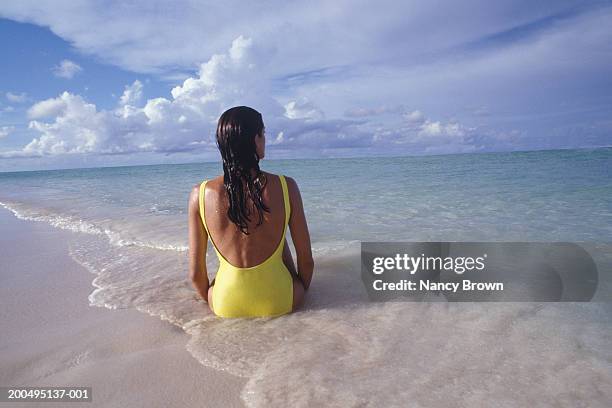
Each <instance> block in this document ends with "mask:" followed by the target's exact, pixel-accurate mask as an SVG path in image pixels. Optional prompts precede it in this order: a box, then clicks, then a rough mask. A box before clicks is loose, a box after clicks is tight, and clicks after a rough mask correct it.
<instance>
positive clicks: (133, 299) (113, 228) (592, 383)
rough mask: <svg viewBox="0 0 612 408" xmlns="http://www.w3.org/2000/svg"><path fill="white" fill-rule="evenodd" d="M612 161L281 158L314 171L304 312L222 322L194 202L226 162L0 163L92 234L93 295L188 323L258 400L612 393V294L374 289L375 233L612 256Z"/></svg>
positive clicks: (43, 217) (306, 192)
mask: <svg viewBox="0 0 612 408" xmlns="http://www.w3.org/2000/svg"><path fill="white" fill-rule="evenodd" d="M611 164H612V149H597V150H574V151H547V152H526V153H496V154H478V155H453V156H435V157H404V158H369V159H330V160H287V161H264V162H262V167H263V168H264V169H265V170H268V171H271V172H275V173H283V174H286V175H289V176H291V177H294V178H295V179H296V181H297V182H298V184H299V186H300V190H301V192H302V197H303V201H304V206H305V211H306V216H307V219H308V222H309V228H310V231H311V235H312V241H313V247H314V254H315V262H316V270H315V277H314V280H313V284H312V289H311V291H310V292H309V296H308V299H307V303H306V305H305V308H304V310H302V311H300V312H298V313H296V314H293V315H289V316H283V317H280V318H276V319H255V320H240V319H238V320H222V319H218V318H215V317H214V316H212V315H211V314H210V313H208V312H207V310H206V309H205V307H204V305H203V303H202V302H201V301H200V300H198V298H197V295H196V293H195V291H194V290H193V289H192V287H191V285H190V283H189V281H188V279H186V278H187V252H186V249H187V230H186V228H187V226H186V217H187V214H186V204H187V198H188V195H189V192H190V189H191V187H192V186H193V185H194V184H196V183H198V182H199V181H201V180H203V179H205V178H209V177H212V176H214V175H216V174H218V172H219V171H220V166H219V165H218V164H216V163H207V164H189V165H160V166H137V167H122V168H104V169H79V170H60V171H47V172H21V173H0V202H1V203H2V204H3V205H4V206H5V207H7V208H9V209H10V210H12V211H13V212H14V213H15V214H16V215H17V216H19V217H21V218H26V219H32V220H38V221H44V222H48V223H50V224H52V225H54V226H56V227H59V228H65V229H71V230H76V231H80V232H83V234H78V235H77V236H78V239H75V240H74V242H71V243H70V251H71V255H72V256H73V257H74V258H75V259H76V260H77V261H79V262H80V263H81V264H83V265H85V266H86V267H87V268H88V269H89V270H90V271H91V272H92V273H93V274H94V275H95V278H94V282H93V283H94V286H95V287H96V289H95V290H94V291H93V293H91V295H90V296H89V299H90V302H91V304H93V305H97V306H104V307H108V308H111V309H112V308H137V309H139V310H141V311H143V312H146V313H149V314H151V315H154V316H159V317H160V318H162V319H164V320H167V321H170V322H171V323H173V324H175V325H177V326H180V327H182V328H183V329H184V330H185V331H186V332H187V333H188V334H189V335H190V336H191V337H190V342H189V344H188V349H189V351H190V352H191V353H192V354H193V355H194V357H195V358H197V359H198V361H200V362H201V363H202V364H205V365H208V366H211V367H214V368H217V369H220V370H224V371H228V372H230V373H233V374H236V375H239V376H243V377H247V378H248V383H247V386H246V387H245V389H244V390H243V393H242V396H243V399H244V400H245V402H246V403H247V405H249V406H268V405H270V404H272V405H273V406H285V405H292V406H307V405H308V406H311V405H313V404H316V405H319V404H325V405H330V406H407V405H408V406H437V405H443V406H474V405H479V404H481V403H482V401H483V398H486V400H487V401H495V402H496V404H497V405H499V406H502V407H503V406H517V405H536V406H548V405H555V404H556V405H562V406H580V405H581V404H583V403H585V402H588V404H587V405H589V406H609V405H610V402H611V401H612V387H611V384H612V350H611V347H610V344H612V330H611V329H610V327H612V325H611V323H612V306H611V304H610V303H585V304H571V303H565V304H557V303H553V304H534V303H497V304H486V303H468V304H454V303H453V304H449V303H445V302H435V303H401V302H389V303H370V302H369V301H368V300H367V296H366V293H365V289H364V287H363V284H362V283H361V279H360V269H359V267H360V265H359V242H360V241H375V240H384V241H426V240H444V241H452V240H460V241H468V240H473V241H477V240H479V241H513V240H516V241H529V240H533V241H571V242H577V241H580V242H587V243H588V245H590V246H591V247H592V248H594V251H595V252H596V253H597V256H596V258H597V260H598V261H600V262H601V264H603V265H609V261H610V259H611V258H610V251H609V245H608V244H609V243H610V242H611V241H612V178H611V177H610V169H612V166H611ZM208 255H209V256H208V263H209V270H210V271H214V270H215V267H216V259H215V256H214V254H213V252H212V249H211V246H210V245H209V254H208ZM608 293H609V292H608ZM600 300H601V299H600ZM604 300H605V299H604Z"/></svg>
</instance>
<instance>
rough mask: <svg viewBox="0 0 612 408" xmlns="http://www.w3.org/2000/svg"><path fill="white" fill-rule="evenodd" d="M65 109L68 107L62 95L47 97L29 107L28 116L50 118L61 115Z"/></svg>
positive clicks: (31, 117)
mask: <svg viewBox="0 0 612 408" xmlns="http://www.w3.org/2000/svg"><path fill="white" fill-rule="evenodd" d="M64 109H66V102H65V98H62V96H60V97H57V98H52V99H46V100H44V101H40V102H37V103H35V104H34V105H32V106H31V107H30V109H28V117H29V118H30V119H43V118H50V117H54V116H58V115H60V114H61V113H62V111H63V110H64Z"/></svg>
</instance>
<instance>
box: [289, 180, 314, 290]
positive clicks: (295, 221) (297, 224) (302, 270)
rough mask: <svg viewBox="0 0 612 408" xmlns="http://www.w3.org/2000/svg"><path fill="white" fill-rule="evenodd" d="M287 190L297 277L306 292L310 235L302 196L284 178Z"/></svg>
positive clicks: (311, 266)
mask: <svg viewBox="0 0 612 408" xmlns="http://www.w3.org/2000/svg"><path fill="white" fill-rule="evenodd" d="M286 180H287V188H288V190H289V202H290V203H291V214H290V215H289V230H290V231H291V238H292V239H293V245H294V246H295V252H296V256H297V269H298V277H299V278H300V280H301V281H302V284H303V285H304V289H305V290H307V289H308V287H309V286H310V281H311V280H312V271H313V269H314V260H313V259H312V249H311V247H310V233H309V232H308V224H307V223H306V216H305V215H304V206H303V205H302V196H301V195H300V189H299V188H298V186H297V183H296V182H295V180H293V179H292V178H291V177H286Z"/></svg>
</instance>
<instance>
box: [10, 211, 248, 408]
mask: <svg viewBox="0 0 612 408" xmlns="http://www.w3.org/2000/svg"><path fill="white" fill-rule="evenodd" d="M0 225H2V234H1V235H0V259H2V262H1V266H2V267H1V268H0V269H1V270H0V279H1V281H2V285H0V297H1V298H2V304H3V305H2V312H0V322H1V323H0V324H1V326H2V328H3V330H2V331H3V336H2V339H1V340H0V349H1V350H2V354H1V357H0V366H1V367H2V369H1V370H0V384H1V385H3V386H28V385H29V386H84V387H86V386H91V387H92V397H93V399H92V402H88V403H71V404H70V406H74V407H78V406H84V407H85V406H86V407H97V406H105V407H109V406H110V407H114V406H116V407H124V406H142V407H145V406H147V407H148V406H165V407H174V406H176V407H179V406H180V407H182V406H218V405H222V406H227V407H243V406H244V403H243V402H242V400H241V399H240V392H241V390H242V389H243V387H244V384H245V383H246V379H243V378H239V377H235V376H233V375H231V374H228V373H224V372H220V371H218V370H215V369H212V368H209V367H205V366H203V365H201V364H200V363H199V362H198V361H197V360H196V359H195V358H194V357H193V356H191V354H190V353H189V352H188V351H187V349H186V344H187V342H188V341H189V336H188V335H186V334H185V333H184V332H183V331H182V330H181V329H180V328H178V327H175V326H173V325H172V324H170V323H168V322H164V321H162V320H161V319H159V318H155V317H153V316H148V315H146V314H144V313H142V312H139V311H137V310H135V309H115V310H108V309H104V308H99V307H92V306H90V305H89V301H88V295H89V294H90V293H91V292H92V291H93V290H94V289H95V287H94V286H93V285H92V281H93V279H94V278H95V275H92V274H91V272H89V271H88V270H86V269H85V268H84V267H83V266H81V265H79V264H78V263H77V262H76V261H75V260H74V259H72V258H71V257H70V255H69V241H70V240H71V239H73V238H75V234H78V233H76V232H72V231H66V230H60V229H57V228H54V227H52V226H50V225H47V224H45V223H42V222H33V221H26V220H21V219H18V218H17V217H16V216H15V215H14V214H13V213H12V212H10V211H9V210H8V209H5V208H0ZM28 405H32V406H38V403H36V402H32V403H19V406H23V407H26V406H28Z"/></svg>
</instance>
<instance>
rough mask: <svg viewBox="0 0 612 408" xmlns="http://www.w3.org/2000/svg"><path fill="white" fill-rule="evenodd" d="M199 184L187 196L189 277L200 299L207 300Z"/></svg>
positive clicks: (204, 237)
mask: <svg viewBox="0 0 612 408" xmlns="http://www.w3.org/2000/svg"><path fill="white" fill-rule="evenodd" d="M199 198H200V186H199V185H196V186H194V187H193V189H192V190H191V194H190V196H189V210H188V213H189V278H190V279H191V284H192V285H193V287H194V288H195V289H196V290H197V291H198V293H199V294H200V296H201V297H202V299H204V301H205V302H208V288H209V286H210V285H209V283H208V273H207V270H206V247H207V245H208V234H206V230H205V229H204V225H203V224H202V219H201V218H200V200H199Z"/></svg>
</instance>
